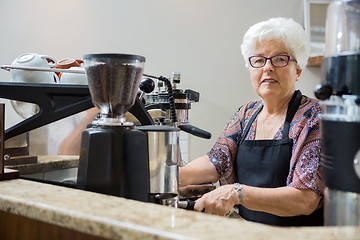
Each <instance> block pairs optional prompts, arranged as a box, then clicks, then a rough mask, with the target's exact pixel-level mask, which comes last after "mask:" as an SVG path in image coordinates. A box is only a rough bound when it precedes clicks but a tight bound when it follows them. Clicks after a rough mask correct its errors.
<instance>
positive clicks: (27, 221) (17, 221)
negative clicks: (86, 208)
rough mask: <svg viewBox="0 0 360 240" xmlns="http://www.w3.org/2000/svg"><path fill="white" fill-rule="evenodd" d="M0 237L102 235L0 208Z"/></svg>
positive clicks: (41, 239) (74, 239)
mask: <svg viewBox="0 0 360 240" xmlns="http://www.w3.org/2000/svg"><path fill="white" fill-rule="evenodd" d="M0 239H6V240H17V239H27V240H49V239H51V240H64V239H71V240H81V239H86V240H102V239H105V238H104V237H97V236H92V235H89V234H86V233H82V232H78V231H75V230H72V229H68V228H64V227H60V226H58V225H55V224H50V223H46V222H42V221H39V220H36V219H31V218H28V217H23V216H19V215H15V214H12V213H9V212H4V211H1V210H0Z"/></svg>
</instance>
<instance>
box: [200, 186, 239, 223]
mask: <svg viewBox="0 0 360 240" xmlns="http://www.w3.org/2000/svg"><path fill="white" fill-rule="evenodd" d="M239 202H240V200H239V195H238V192H237V190H236V189H235V188H234V185H233V184H229V185H223V186H220V187H218V188H216V189H215V190H213V191H211V192H208V193H206V194H204V195H203V196H202V197H201V198H199V199H198V200H196V203H195V206H194V210H195V211H198V212H201V211H203V210H205V211H204V212H205V213H209V214H213V215H219V216H225V215H226V214H228V213H229V212H230V210H231V209H232V208H233V207H234V206H235V205H237V204H239Z"/></svg>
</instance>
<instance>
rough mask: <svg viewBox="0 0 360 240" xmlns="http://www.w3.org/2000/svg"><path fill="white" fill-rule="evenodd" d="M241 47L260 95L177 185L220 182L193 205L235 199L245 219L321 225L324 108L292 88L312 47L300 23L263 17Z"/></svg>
mask: <svg viewBox="0 0 360 240" xmlns="http://www.w3.org/2000/svg"><path fill="white" fill-rule="evenodd" d="M241 50H242V54H243V56H244V58H245V61H246V66H247V67H248V68H249V70H250V78H251V83H252V86H253V88H254V90H255V92H256V93H257V94H258V95H259V97H260V100H257V101H250V102H248V103H246V104H244V105H242V106H241V107H240V108H239V109H238V110H237V111H236V112H235V114H234V115H233V117H232V118H231V120H230V122H229V123H228V124H227V125H226V126H225V129H224V131H223V133H222V134H221V136H220V137H219V138H218V140H217V142H216V143H215V145H214V147H213V148H212V149H211V150H210V151H209V152H208V153H207V154H206V155H204V156H202V157H200V158H198V159H195V160H194V161H192V162H190V163H189V164H188V165H186V166H184V167H182V168H180V184H181V186H182V187H183V186H186V185H189V184H203V183H209V182H213V183H214V182H217V181H218V180H219V181H220V183H221V186H220V187H218V188H216V189H215V190H214V191H212V192H209V193H207V194H205V195H203V196H202V197H201V198H199V199H198V200H197V201H196V204H195V210H196V211H204V212H205V213H210V214H216V215H222V216H223V215H226V214H227V213H228V212H229V211H230V210H231V209H232V208H233V207H234V206H237V205H239V214H240V215H241V216H242V217H243V218H244V219H246V220H250V221H255V222H260V223H266V224H272V225H280V226H299V225H300V226H301V225H322V224H323V213H322V202H323V201H322V199H323V190H324V185H323V183H322V176H321V172H320V164H319V161H320V130H319V114H320V113H321V112H322V107H321V105H320V104H319V103H318V102H317V101H316V100H314V99H311V98H309V97H306V96H304V95H302V94H301V92H300V91H299V90H296V88H295V84H296V82H297V81H298V79H299V77H300V75H301V73H302V69H303V68H304V67H305V65H306V62H307V59H308V53H309V46H308V43H307V41H306V38H305V33H304V29H303V28H302V27H301V26H300V25H299V24H298V23H296V22H295V21H293V20H292V19H287V18H273V19H270V20H268V21H264V22H260V23H257V24H255V25H253V26H252V27H250V28H249V30H248V31H247V32H246V34H245V36H244V39H243V43H242V45H241Z"/></svg>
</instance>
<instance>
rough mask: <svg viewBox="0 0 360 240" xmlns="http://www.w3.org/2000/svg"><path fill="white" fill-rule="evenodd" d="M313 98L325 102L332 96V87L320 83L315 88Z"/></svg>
mask: <svg viewBox="0 0 360 240" xmlns="http://www.w3.org/2000/svg"><path fill="white" fill-rule="evenodd" d="M314 94H315V97H316V98H317V99H319V100H326V99H328V98H329V97H330V96H331V94H332V87H331V86H330V85H329V84H323V83H320V84H318V85H317V86H316V87H315V90H314Z"/></svg>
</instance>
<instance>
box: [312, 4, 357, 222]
mask: <svg viewBox="0 0 360 240" xmlns="http://www.w3.org/2000/svg"><path fill="white" fill-rule="evenodd" d="M359 26H360V0H334V1H332V2H331V3H330V4H329V6H328V10H327V19H326V53H325V57H324V59H323V61H322V83H321V84H320V85H319V86H317V89H316V90H315V96H316V97H317V98H318V99H320V100H322V102H321V103H322V104H323V106H324V114H322V116H321V125H320V126H321V166H322V170H323V176H324V183H325V187H326V188H325V201H324V204H325V207H324V214H325V216H324V217H325V218H324V219H325V225H327V226H343V225H353V226H360V28H359Z"/></svg>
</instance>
